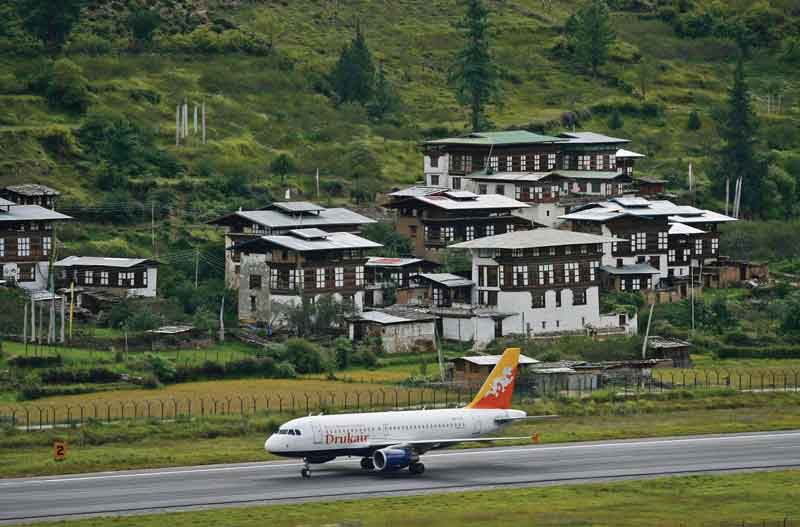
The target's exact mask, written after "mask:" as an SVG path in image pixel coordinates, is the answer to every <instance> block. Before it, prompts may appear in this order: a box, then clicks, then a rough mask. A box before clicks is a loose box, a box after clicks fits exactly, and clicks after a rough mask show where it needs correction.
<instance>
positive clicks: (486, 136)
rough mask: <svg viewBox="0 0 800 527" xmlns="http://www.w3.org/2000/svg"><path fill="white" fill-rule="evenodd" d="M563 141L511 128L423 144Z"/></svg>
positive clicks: (510, 143) (512, 143)
mask: <svg viewBox="0 0 800 527" xmlns="http://www.w3.org/2000/svg"><path fill="white" fill-rule="evenodd" d="M560 141H563V140H562V139H559V138H558V137H552V136H549V135H541V134H535V133H533V132H528V131H527V130H511V131H507V132H473V133H471V134H467V135H463V136H460V137H448V138H445V139H434V140H432V141H426V142H425V144H429V145H441V144H454V145H486V146H489V145H501V146H502V145H524V144H536V143H557V142H560Z"/></svg>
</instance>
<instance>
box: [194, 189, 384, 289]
mask: <svg viewBox="0 0 800 527" xmlns="http://www.w3.org/2000/svg"><path fill="white" fill-rule="evenodd" d="M371 223H375V220H373V219H371V218H367V217H366V216H363V215H361V214H358V213H357V212H353V211H351V210H349V209H345V208H341V207H334V208H326V207H323V206H321V205H317V204H315V203H310V202H308V201H287V202H275V203H272V204H271V205H267V206H266V207H264V208H263V209H259V210H239V211H236V212H233V213H231V214H228V215H226V216H223V217H222V218H218V219H216V220H213V221H210V222H209V224H211V225H219V226H222V227H224V228H225V285H226V286H227V287H229V288H232V289H236V288H238V287H239V277H240V275H241V272H240V262H239V261H238V260H237V259H236V258H237V254H238V253H237V252H236V251H231V250H230V248H231V247H233V246H234V245H236V244H238V243H242V242H245V241H247V240H252V239H254V238H258V237H259V236H265V235H266V236H269V235H280V234H287V233H288V232H289V231H291V230H294V229H309V228H317V229H322V230H324V231H326V232H349V233H352V234H358V233H359V232H360V230H361V228H362V227H364V226H365V225H369V224H371Z"/></svg>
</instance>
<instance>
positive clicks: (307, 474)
mask: <svg viewBox="0 0 800 527" xmlns="http://www.w3.org/2000/svg"><path fill="white" fill-rule="evenodd" d="M300 475H301V476H302V477H303V479H310V478H311V465H310V464H309V463H308V458H305V459H303V468H302V469H301V470H300Z"/></svg>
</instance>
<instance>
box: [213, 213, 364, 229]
mask: <svg viewBox="0 0 800 527" xmlns="http://www.w3.org/2000/svg"><path fill="white" fill-rule="evenodd" d="M231 216H239V217H240V218H244V219H246V220H247V221H251V222H253V223H256V224H258V225H263V226H264V227H268V228H270V229H278V228H284V229H285V228H287V227H324V226H325V225H366V224H369V223H376V221H375V220H373V219H371V218H367V217H366V216H362V215H361V214H358V213H357V212H353V211H351V210H348V209H345V208H332V209H324V210H320V211H319V212H317V213H316V214H308V215H300V216H297V215H292V214H288V213H286V212H283V211H280V210H240V211H238V212H234V213H233V214H229V215H227V216H224V217H222V218H219V219H216V220H214V221H211V222H209V223H211V224H223V223H225V221H224V220H226V219H227V218H230V217H231Z"/></svg>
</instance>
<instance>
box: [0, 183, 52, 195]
mask: <svg viewBox="0 0 800 527" xmlns="http://www.w3.org/2000/svg"><path fill="white" fill-rule="evenodd" d="M6 190H9V191H11V192H14V193H15V194H19V195H21V196H60V195H61V192H59V191H57V190H56V189H54V188H50V187H48V186H47V185H39V184H37V183H25V184H22V185H9V186H7V187H6Z"/></svg>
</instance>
